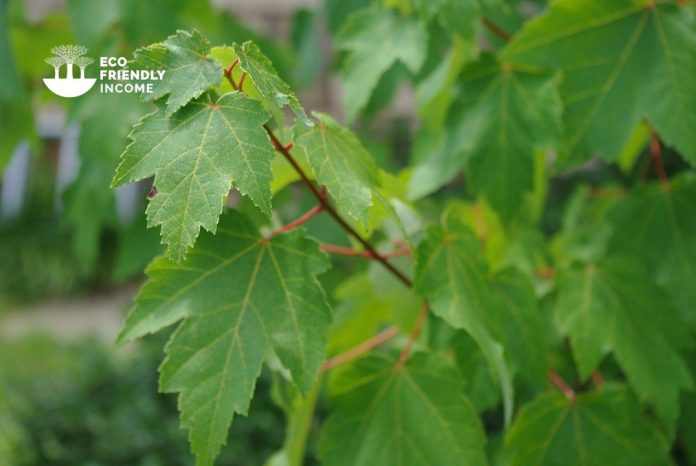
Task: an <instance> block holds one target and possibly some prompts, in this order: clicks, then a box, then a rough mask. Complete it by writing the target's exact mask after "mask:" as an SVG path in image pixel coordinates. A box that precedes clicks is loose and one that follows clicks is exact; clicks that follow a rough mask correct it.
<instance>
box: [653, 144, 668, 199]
mask: <svg viewBox="0 0 696 466" xmlns="http://www.w3.org/2000/svg"><path fill="white" fill-rule="evenodd" d="M650 156H651V157H652V159H653V165H654V166H655V172H656V173H657V177H658V178H659V180H660V184H661V185H662V187H663V188H669V178H668V177H667V173H666V172H665V163H664V160H663V159H662V144H660V137H659V136H658V135H657V133H656V132H655V131H654V130H651V132H650Z"/></svg>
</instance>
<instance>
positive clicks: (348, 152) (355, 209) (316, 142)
mask: <svg viewBox="0 0 696 466" xmlns="http://www.w3.org/2000/svg"><path fill="white" fill-rule="evenodd" d="M314 116H315V117H316V118H317V119H318V120H319V124H318V125H315V127H314V128H313V129H311V130H308V131H298V130H296V131H295V144H296V146H297V147H298V148H301V149H302V151H303V152H304V155H305V156H306V158H307V160H308V162H309V165H310V166H311V167H312V171H313V172H314V175H315V176H316V179H317V181H318V182H319V184H321V185H323V186H326V189H327V190H328V192H329V195H331V197H332V198H333V199H334V200H335V201H336V205H337V206H338V209H339V210H341V211H344V212H346V213H347V214H348V215H350V216H351V217H352V218H353V219H355V220H357V221H358V222H360V224H361V225H362V226H363V228H368V208H369V207H370V206H371V205H372V193H373V190H374V189H375V188H376V186H377V183H378V179H377V177H378V171H377V165H376V164H375V161H374V160H373V159H372V156H371V155H370V153H369V152H367V150H365V148H364V147H363V146H362V144H361V143H360V140H359V139H358V138H357V137H356V136H355V134H353V133H352V132H351V131H350V130H349V129H347V128H344V127H342V126H340V125H339V124H338V123H336V121H335V120H334V119H333V118H331V117H330V116H328V115H325V114H322V113H315V114H314Z"/></svg>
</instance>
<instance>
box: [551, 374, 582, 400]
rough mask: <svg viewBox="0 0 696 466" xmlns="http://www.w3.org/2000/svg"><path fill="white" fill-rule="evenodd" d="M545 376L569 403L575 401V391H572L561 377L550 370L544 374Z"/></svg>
mask: <svg viewBox="0 0 696 466" xmlns="http://www.w3.org/2000/svg"><path fill="white" fill-rule="evenodd" d="M546 376H547V377H548V378H549V380H550V381H551V383H552V384H554V385H555V386H556V388H558V389H559V390H560V391H561V393H563V394H564V395H565V396H566V398H568V400H569V401H571V402H574V401H575V390H573V389H572V388H571V387H570V385H568V383H567V382H566V381H565V380H563V377H561V376H560V375H558V373H557V372H556V371H553V370H550V371H548V372H547V373H546Z"/></svg>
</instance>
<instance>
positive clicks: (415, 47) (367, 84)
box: [335, 8, 428, 121]
mask: <svg viewBox="0 0 696 466" xmlns="http://www.w3.org/2000/svg"><path fill="white" fill-rule="evenodd" d="M427 43H428V33H427V31H426V30H425V27H424V26H423V23H421V22H420V21H418V20H417V19H415V18H406V17H403V16H400V15H399V14H398V13H397V12H395V11H391V10H377V11H375V10H373V9H370V8H368V9H364V10H360V11H358V12H356V13H355V14H353V15H352V16H351V18H350V19H349V20H348V22H347V23H346V24H345V25H344V26H343V27H342V28H341V30H340V31H339V33H338V34H337V35H336V37H335V46H336V48H338V49H339V50H345V51H347V52H348V56H347V58H346V60H345V62H344V64H343V67H342V70H341V82H342V83H343V86H344V88H345V99H344V101H345V105H346V115H347V118H348V120H349V121H352V120H354V119H355V117H356V116H357V114H358V112H359V111H360V110H362V109H363V108H364V107H365V106H366V105H367V103H368V101H369V100H370V96H371V95H372V92H373V91H374V89H375V87H377V83H378V82H379V79H380V77H381V76H382V75H384V74H385V73H386V72H387V71H388V70H389V68H391V67H392V66H393V65H394V64H396V63H397V62H401V63H402V64H404V65H405V66H406V67H407V68H408V69H409V70H410V71H411V72H412V73H416V72H418V71H419V70H420V68H421V66H423V63H424V62H425V57H426V52H427Z"/></svg>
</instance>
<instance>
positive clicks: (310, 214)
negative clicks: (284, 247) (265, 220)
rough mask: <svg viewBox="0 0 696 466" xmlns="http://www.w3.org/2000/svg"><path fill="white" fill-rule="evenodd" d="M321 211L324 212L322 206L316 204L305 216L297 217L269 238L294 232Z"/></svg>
mask: <svg viewBox="0 0 696 466" xmlns="http://www.w3.org/2000/svg"><path fill="white" fill-rule="evenodd" d="M322 210H324V205H323V204H317V205H316V206H314V207H312V208H311V209H310V210H308V211H307V212H306V213H305V214H303V215H302V216H301V217H298V218H297V219H295V220H293V221H292V222H290V223H288V224H287V225H285V226H283V227H282V228H279V229H277V230H276V231H274V232H273V233H272V234H271V236H277V235H280V234H282V233H287V232H288V231H290V230H294V229H295V228H297V227H299V226H300V225H302V224H303V223H305V222H307V221H308V220H309V219H311V218H313V217H315V216H316V215H317V214H319V213H320V212H321V211H322Z"/></svg>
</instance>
